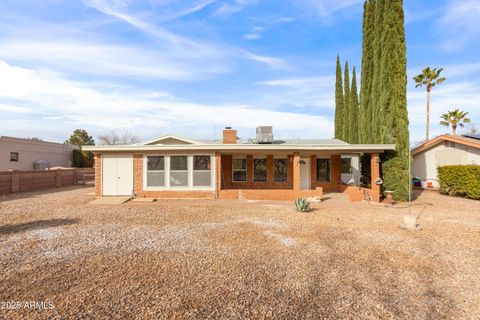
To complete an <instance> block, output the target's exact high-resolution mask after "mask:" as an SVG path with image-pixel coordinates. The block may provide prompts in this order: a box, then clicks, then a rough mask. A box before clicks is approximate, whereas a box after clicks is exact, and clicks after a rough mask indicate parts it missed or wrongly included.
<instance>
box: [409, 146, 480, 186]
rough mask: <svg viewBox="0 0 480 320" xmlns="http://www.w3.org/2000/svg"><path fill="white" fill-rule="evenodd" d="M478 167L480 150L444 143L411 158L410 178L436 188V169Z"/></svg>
mask: <svg viewBox="0 0 480 320" xmlns="http://www.w3.org/2000/svg"><path fill="white" fill-rule="evenodd" d="M467 164H476V165H480V149H478V148H473V147H469V146H465V145H462V144H459V143H450V142H444V143H441V144H439V145H436V146H435V147H432V148H430V149H428V150H426V151H423V152H421V153H419V154H417V155H415V156H414V157H413V164H412V176H413V177H416V178H420V179H422V180H427V181H432V182H433V183H434V186H435V187H436V186H438V173H437V168H438V167H439V166H442V165H467Z"/></svg>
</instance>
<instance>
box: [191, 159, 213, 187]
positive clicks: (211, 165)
mask: <svg viewBox="0 0 480 320" xmlns="http://www.w3.org/2000/svg"><path fill="white" fill-rule="evenodd" d="M202 156H209V155H205V154H192V157H191V160H192V170H191V172H190V174H191V176H192V178H191V181H192V188H205V187H207V186H195V185H194V181H193V180H194V173H195V172H210V186H211V185H212V184H213V180H212V179H213V176H212V171H213V162H214V161H215V157H212V156H211V155H210V170H195V167H194V164H195V161H194V158H195V157H202Z"/></svg>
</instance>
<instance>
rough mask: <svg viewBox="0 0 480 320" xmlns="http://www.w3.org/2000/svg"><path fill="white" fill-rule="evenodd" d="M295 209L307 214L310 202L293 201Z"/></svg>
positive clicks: (301, 199)
mask: <svg viewBox="0 0 480 320" xmlns="http://www.w3.org/2000/svg"><path fill="white" fill-rule="evenodd" d="M295 207H297V211H298V212H307V211H308V210H310V202H309V201H308V200H307V199H305V198H298V199H297V200H295Z"/></svg>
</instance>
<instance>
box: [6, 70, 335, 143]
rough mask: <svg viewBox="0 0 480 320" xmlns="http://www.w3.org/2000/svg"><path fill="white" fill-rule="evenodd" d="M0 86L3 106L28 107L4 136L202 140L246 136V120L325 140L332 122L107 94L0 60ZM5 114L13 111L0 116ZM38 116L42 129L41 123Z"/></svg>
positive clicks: (134, 93)
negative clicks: (80, 131) (230, 132)
mask: <svg viewBox="0 0 480 320" xmlns="http://www.w3.org/2000/svg"><path fill="white" fill-rule="evenodd" d="M0 82H1V83H3V84H4V85H2V86H1V87H0V101H6V100H9V101H14V102H10V104H9V105H11V106H12V107H16V106H17V105H18V106H19V107H20V108H28V111H29V114H28V116H30V117H31V118H32V119H30V117H23V116H14V117H13V118H12V117H10V119H9V121H5V122H4V125H3V126H2V130H3V131H4V132H6V133H9V134H17V135H35V136H38V135H40V133H43V132H48V130H49V128H50V127H56V130H57V131H56V132H55V135H56V136H55V139H56V140H62V139H64V137H65V135H66V134H67V133H68V131H69V130H71V129H72V128H76V127H82V128H89V129H91V131H92V132H90V133H91V134H97V133H99V132H103V131H105V130H109V129H129V130H131V131H133V132H135V133H136V134H138V135H140V136H142V137H148V136H155V135H161V134H163V133H167V132H175V133H178V134H184V135H187V136H192V137H198V138H208V137H211V132H212V125H213V124H214V123H215V124H216V125H217V126H224V125H232V126H235V127H236V128H238V129H240V133H241V134H244V135H245V136H247V135H252V134H253V128H254V127H255V126H256V125H257V124H259V123H255V122H252V119H257V120H259V119H263V121H265V120H267V122H268V124H271V125H273V126H275V127H276V128H277V130H276V133H277V136H279V137H280V136H283V137H286V136H290V137H305V138H308V137H327V138H328V137H330V136H331V134H332V128H333V124H332V122H331V121H330V120H329V119H327V118H325V117H323V116H318V115H311V114H302V113H294V112H284V111H271V110H262V109H260V108H258V107H257V106H255V105H241V104H240V105H238V104H230V105H208V104H199V103H191V102H185V101H181V100H177V99H173V98H168V95H166V94H160V95H159V96H157V95H155V94H154V93H153V94H152V92H147V91H138V90H126V91H120V92H119V91H115V90H113V91H112V90H109V89H106V88H102V87H98V86H90V85H89V84H88V83H81V82H78V81H72V80H67V79H65V78H63V77H62V76H61V75H59V74H56V73H53V72H50V71H45V70H36V69H27V68H20V67H15V66H12V65H10V64H7V63H6V62H3V61H2V62H0ZM25 106H28V107H25ZM10 109H11V108H10ZM19 110H22V111H25V110H24V109H19ZM11 111H13V112H15V111H18V110H15V109H11V110H10V111H6V112H11ZM2 113H3V111H2ZM6 114H7V113H5V115H6ZM9 115H10V116H11V114H9ZM14 115H15V114H14ZM42 117H44V118H46V119H42V120H44V121H48V125H47V122H42V120H41V118H42ZM57 117H58V118H57ZM42 124H43V127H42ZM299 124H301V125H300V126H299ZM319 128H321V129H319ZM52 134H53V133H52ZM60 134H61V136H60ZM45 138H51V137H49V136H47V137H45Z"/></svg>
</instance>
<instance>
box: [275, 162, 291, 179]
mask: <svg viewBox="0 0 480 320" xmlns="http://www.w3.org/2000/svg"><path fill="white" fill-rule="evenodd" d="M287 163H288V161H287V159H275V160H274V162H273V164H274V176H275V181H287V168H288V165H287Z"/></svg>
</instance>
